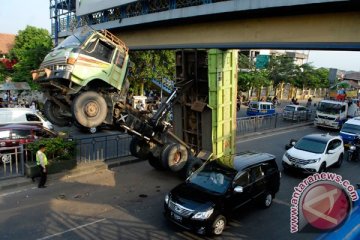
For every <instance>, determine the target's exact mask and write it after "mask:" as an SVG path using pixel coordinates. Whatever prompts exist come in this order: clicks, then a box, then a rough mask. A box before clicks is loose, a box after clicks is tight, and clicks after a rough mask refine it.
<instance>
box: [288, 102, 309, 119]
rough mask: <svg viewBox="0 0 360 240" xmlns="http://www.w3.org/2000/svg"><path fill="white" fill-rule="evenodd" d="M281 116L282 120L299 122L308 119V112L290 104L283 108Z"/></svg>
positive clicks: (303, 108) (304, 108)
mask: <svg viewBox="0 0 360 240" xmlns="http://www.w3.org/2000/svg"><path fill="white" fill-rule="evenodd" d="M282 115H283V119H284V120H293V121H301V120H308V119H309V117H310V111H309V109H308V108H306V107H304V106H301V105H294V104H291V105H287V106H285V108H284V110H283V114H282Z"/></svg>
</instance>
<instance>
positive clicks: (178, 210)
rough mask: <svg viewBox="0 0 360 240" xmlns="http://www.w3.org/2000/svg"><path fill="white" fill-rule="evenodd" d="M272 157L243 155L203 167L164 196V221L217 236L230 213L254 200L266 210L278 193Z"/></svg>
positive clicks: (276, 169)
mask: <svg viewBox="0 0 360 240" xmlns="http://www.w3.org/2000/svg"><path fill="white" fill-rule="evenodd" d="M280 177H281V174H280V172H279V169H278V166H277V164H276V159H275V156H274V155H271V154H268V153H255V152H243V153H240V154H238V155H236V156H235V157H234V159H233V160H231V161H230V162H227V163H226V164H225V163H224V162H222V161H220V160H212V161H208V162H206V163H204V164H203V165H202V166H201V167H200V168H199V169H198V170H197V171H195V172H194V173H193V174H192V175H191V176H190V177H189V178H188V179H187V180H186V181H185V182H184V183H181V184H180V185H178V186H176V187H175V188H174V189H173V190H171V191H170V193H169V194H167V195H166V196H165V203H164V207H165V212H164V214H165V217H166V218H168V219H169V220H171V221H172V222H174V223H176V224H178V225H180V226H182V227H183V228H185V229H188V230H193V231H195V232H196V233H198V234H209V235H220V234H221V233H222V232H223V230H224V228H225V226H226V223H227V219H228V218H229V216H230V215H231V213H232V212H233V210H235V209H237V208H239V207H241V206H242V205H244V204H246V203H248V202H250V201H252V200H256V201H257V202H258V203H259V204H260V205H261V206H263V207H264V208H267V207H270V205H271V203H272V200H273V198H274V197H275V194H276V193H277V192H278V191H279V187H280Z"/></svg>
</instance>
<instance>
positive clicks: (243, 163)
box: [234, 151, 275, 171]
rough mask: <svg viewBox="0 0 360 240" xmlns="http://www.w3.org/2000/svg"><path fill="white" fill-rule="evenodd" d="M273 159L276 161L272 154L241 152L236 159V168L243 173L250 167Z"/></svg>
mask: <svg viewBox="0 0 360 240" xmlns="http://www.w3.org/2000/svg"><path fill="white" fill-rule="evenodd" d="M272 159H275V156H274V155H272V154H270V153H258V152H250V151H248V152H241V153H239V154H238V155H237V156H235V157H234V168H235V169H236V170H237V171H241V170H243V169H244V168H246V167H248V166H251V165H254V164H257V163H262V162H265V161H268V160H272Z"/></svg>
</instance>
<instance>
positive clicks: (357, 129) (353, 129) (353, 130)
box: [341, 123, 360, 134]
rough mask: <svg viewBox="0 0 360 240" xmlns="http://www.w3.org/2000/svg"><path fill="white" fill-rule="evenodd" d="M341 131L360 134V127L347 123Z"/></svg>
mask: <svg viewBox="0 0 360 240" xmlns="http://www.w3.org/2000/svg"><path fill="white" fill-rule="evenodd" d="M341 131H342V132H347V133H353V134H360V125H354V124H349V123H345V124H344V125H343V127H342V129H341Z"/></svg>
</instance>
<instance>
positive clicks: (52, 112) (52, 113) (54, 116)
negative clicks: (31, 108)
mask: <svg viewBox="0 0 360 240" xmlns="http://www.w3.org/2000/svg"><path fill="white" fill-rule="evenodd" d="M44 113H45V116H46V118H47V119H49V121H50V122H51V123H53V124H55V125H58V126H59V127H65V126H68V125H69V122H70V119H68V118H67V117H63V116H62V115H61V112H60V106H59V105H57V104H56V103H55V102H53V101H51V100H46V102H45V105H44Z"/></svg>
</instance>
